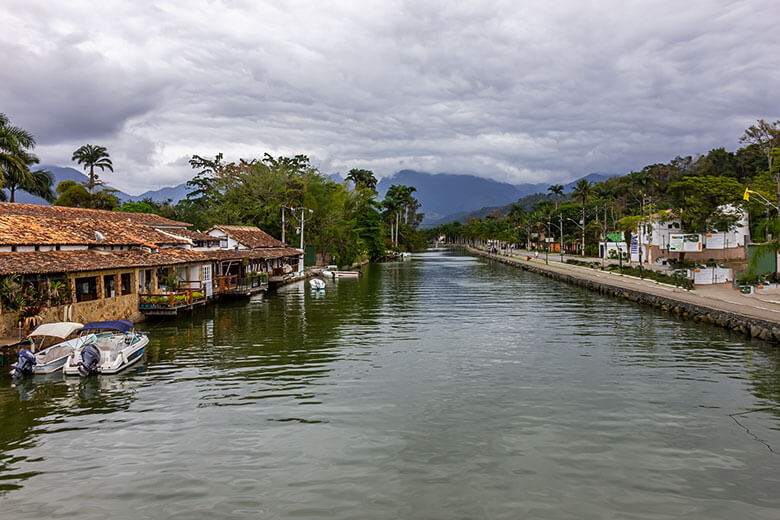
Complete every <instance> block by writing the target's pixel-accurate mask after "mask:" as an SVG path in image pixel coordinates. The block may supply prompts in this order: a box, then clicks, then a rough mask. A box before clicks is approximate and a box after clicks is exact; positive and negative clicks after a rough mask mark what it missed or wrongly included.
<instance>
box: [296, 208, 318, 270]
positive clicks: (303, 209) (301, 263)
mask: <svg viewBox="0 0 780 520" xmlns="http://www.w3.org/2000/svg"><path fill="white" fill-rule="evenodd" d="M297 209H300V210H301V251H303V252H304V255H305V252H306V250H305V249H304V248H303V224H304V222H306V218H305V213H304V212H305V211H308V212H309V218H310V219H311V214H312V213H314V210H311V209H308V208H304V207H300V208H297ZM298 272H299V273H302V272H303V259H301V262H300V264H299V265H298Z"/></svg>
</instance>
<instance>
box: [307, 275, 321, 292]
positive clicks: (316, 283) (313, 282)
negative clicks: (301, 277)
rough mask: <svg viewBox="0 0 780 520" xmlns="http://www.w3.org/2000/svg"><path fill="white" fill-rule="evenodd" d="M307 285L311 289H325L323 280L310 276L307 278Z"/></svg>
mask: <svg viewBox="0 0 780 520" xmlns="http://www.w3.org/2000/svg"><path fill="white" fill-rule="evenodd" d="M309 286H310V287H311V290H312V291H324V290H325V282H323V281H322V280H320V279H319V278H312V279H310V280H309Z"/></svg>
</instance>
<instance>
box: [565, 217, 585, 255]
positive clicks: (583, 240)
mask: <svg viewBox="0 0 780 520" xmlns="http://www.w3.org/2000/svg"><path fill="white" fill-rule="evenodd" d="M566 220H571V221H572V222H574V223H575V224H577V226H578V227H579V228H580V229H581V230H582V256H585V226H584V225H583V224H580V223H579V222H577V221H576V220H574V219H572V218H566Z"/></svg>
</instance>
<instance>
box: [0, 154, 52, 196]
mask: <svg viewBox="0 0 780 520" xmlns="http://www.w3.org/2000/svg"><path fill="white" fill-rule="evenodd" d="M19 159H20V161H21V162H22V163H23V164H24V168H22V169H20V168H11V169H9V170H8V171H7V172H6V174H5V182H4V185H3V187H4V188H6V189H7V190H8V191H9V193H10V198H9V202H15V197H16V191H17V190H21V191H26V192H27V193H29V194H31V195H37V196H38V197H41V198H43V199H45V200H47V201H48V202H54V193H53V192H52V184H53V183H54V177H53V176H52V174H51V173H49V172H47V171H46V170H36V171H31V169H30V168H31V167H32V166H33V165H34V164H37V163H38V158H37V157H36V156H35V155H33V154H31V153H28V152H21V153H20V154H19ZM4 198H5V194H4V193H2V192H0V200H4Z"/></svg>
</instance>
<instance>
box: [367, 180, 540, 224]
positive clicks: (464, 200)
mask: <svg viewBox="0 0 780 520" xmlns="http://www.w3.org/2000/svg"><path fill="white" fill-rule="evenodd" d="M393 184H404V185H406V186H414V187H415V188H416V190H417V191H415V193H414V196H415V197H416V198H417V200H418V201H420V204H421V206H422V207H421V210H420V211H422V212H423V213H425V219H424V220H423V226H425V225H426V224H427V223H428V222H432V221H434V220H438V219H440V218H442V217H444V216H446V215H450V214H452V213H456V212H464V211H472V210H475V209H477V208H481V207H484V206H503V205H504V204H509V203H510V202H513V201H515V200H517V199H518V198H520V197H522V196H523V195H525V194H526V193H528V192H529V191H533V190H536V189H543V188H541V186H543V185H534V184H526V185H519V186H515V185H513V184H509V183H506V182H498V181H494V180H493V179H486V178H484V177H477V176H475V175H453V174H448V173H439V174H431V173H425V172H418V171H414V170H401V171H399V172H398V173H396V174H395V175H393V176H392V177H383V178H382V179H381V180H380V181H379V183H378V185H377V191H379V196H380V198H383V197H384V195H385V193H386V192H387V189H388V188H389V187H390V186H391V185H393Z"/></svg>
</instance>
